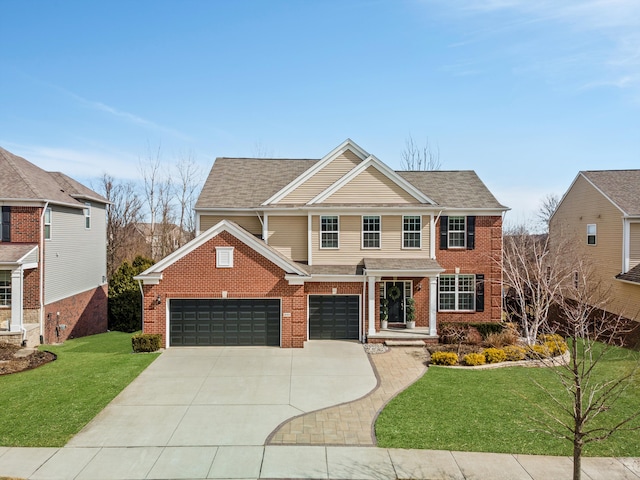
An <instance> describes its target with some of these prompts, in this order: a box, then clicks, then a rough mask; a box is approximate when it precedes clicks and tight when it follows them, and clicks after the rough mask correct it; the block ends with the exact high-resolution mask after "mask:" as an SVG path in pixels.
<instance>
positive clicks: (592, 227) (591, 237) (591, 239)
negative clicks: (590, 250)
mask: <svg viewBox="0 0 640 480" xmlns="http://www.w3.org/2000/svg"><path fill="white" fill-rule="evenodd" d="M596 231H597V229H596V224H595V223H590V224H589V225H587V245H595V244H596Z"/></svg>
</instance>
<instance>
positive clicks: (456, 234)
mask: <svg viewBox="0 0 640 480" xmlns="http://www.w3.org/2000/svg"><path fill="white" fill-rule="evenodd" d="M466 225H467V220H466V217H451V216H450V217H449V242H448V245H449V248H464V247H466V238H467V231H466Z"/></svg>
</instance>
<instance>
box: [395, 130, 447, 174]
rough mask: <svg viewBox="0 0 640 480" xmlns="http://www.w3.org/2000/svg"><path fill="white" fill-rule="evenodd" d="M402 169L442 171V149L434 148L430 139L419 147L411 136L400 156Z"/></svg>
mask: <svg viewBox="0 0 640 480" xmlns="http://www.w3.org/2000/svg"><path fill="white" fill-rule="evenodd" d="M400 159H401V164H402V168H403V169H405V170H440V167H441V166H442V163H441V162H440V148H439V147H438V146H436V147H435V148H433V147H432V146H431V144H430V143H429V139H427V140H426V142H425V144H424V145H422V146H419V145H418V144H417V143H416V142H415V141H414V140H413V137H412V136H411V135H409V137H408V138H407V139H406V140H405V142H404V150H403V151H402V153H401V154H400Z"/></svg>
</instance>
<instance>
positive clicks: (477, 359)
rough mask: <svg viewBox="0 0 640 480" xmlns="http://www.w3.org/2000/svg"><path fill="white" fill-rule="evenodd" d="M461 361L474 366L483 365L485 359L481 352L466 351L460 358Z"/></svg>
mask: <svg viewBox="0 0 640 480" xmlns="http://www.w3.org/2000/svg"><path fill="white" fill-rule="evenodd" d="M462 363H464V364H465V365H467V366H469V367H474V366H476V365H484V364H485V363H486V361H485V356H484V355H483V354H482V353H467V354H466V355H465V356H464V357H463V358H462Z"/></svg>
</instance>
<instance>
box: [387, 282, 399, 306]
mask: <svg viewBox="0 0 640 480" xmlns="http://www.w3.org/2000/svg"><path fill="white" fill-rule="evenodd" d="M401 293H402V292H401V291H400V289H399V288H398V286H397V285H393V286H392V287H391V288H390V289H389V291H388V292H387V296H388V297H389V299H390V300H392V301H394V302H397V301H398V299H399V298H400V295H401Z"/></svg>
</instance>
